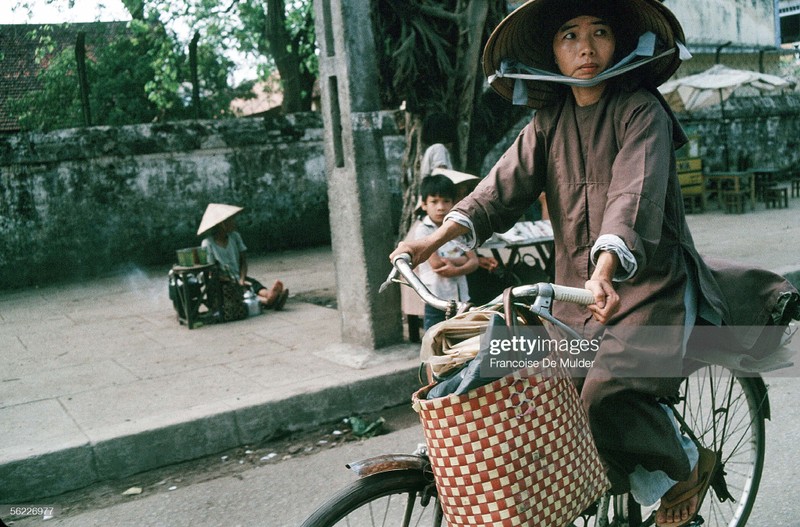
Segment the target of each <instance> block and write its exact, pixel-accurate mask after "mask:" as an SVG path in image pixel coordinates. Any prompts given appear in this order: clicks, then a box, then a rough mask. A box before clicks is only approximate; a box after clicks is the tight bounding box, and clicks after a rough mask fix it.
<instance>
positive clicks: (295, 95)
mask: <svg viewBox="0 0 800 527" xmlns="http://www.w3.org/2000/svg"><path fill="white" fill-rule="evenodd" d="M266 33H267V40H268V41H269V46H270V50H271V52H272V57H273V59H274V60H275V65H276V66H277V68H278V73H279V74H280V77H281V86H282V88H283V103H282V107H283V111H284V112H285V113H293V112H302V111H308V110H310V109H311V89H312V88H313V83H314V81H313V78H312V79H311V80H308V79H305V78H304V77H306V76H304V75H301V72H300V62H301V59H300V55H299V53H298V50H297V45H296V43H295V42H292V38H291V34H290V33H289V31H288V30H287V28H286V4H285V2H284V0H268V1H267V27H266Z"/></svg>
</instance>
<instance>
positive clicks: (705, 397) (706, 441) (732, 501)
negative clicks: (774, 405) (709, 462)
mask: <svg viewBox="0 0 800 527" xmlns="http://www.w3.org/2000/svg"><path fill="white" fill-rule="evenodd" d="M766 405H767V394H766V390H765V389H764V386H763V382H762V381H761V379H760V378H748V377H738V376H736V375H735V374H733V373H732V372H731V371H730V370H728V369H727V368H724V367H722V366H715V365H710V366H706V367H704V368H701V369H700V370H698V371H697V372H695V373H693V374H692V375H690V376H689V377H688V378H687V379H686V381H685V383H684V387H683V391H682V397H681V402H680V404H678V405H676V409H677V410H678V412H679V413H680V414H681V415H682V416H683V419H684V421H685V422H686V424H687V425H688V427H689V429H690V430H692V431H693V432H694V433H695V435H696V436H697V438H698V439H699V441H700V443H701V444H702V445H704V446H705V447H706V448H709V449H711V450H713V451H714V452H716V453H717V460H718V463H721V464H720V465H719V470H717V477H716V478H715V481H714V482H712V488H711V489H710V490H709V493H708V496H706V499H705V500H704V502H703V506H702V507H701V509H700V516H702V518H703V519H704V520H705V523H704V525H705V526H710V527H743V526H744V525H745V523H746V522H747V519H748V517H749V516H750V512H751V511H752V509H753V504H754V503H755V499H756V493H757V492H758V485H759V483H760V481H761V472H762V470H763V468H764V412H765V411H764V408H765V406H766Z"/></svg>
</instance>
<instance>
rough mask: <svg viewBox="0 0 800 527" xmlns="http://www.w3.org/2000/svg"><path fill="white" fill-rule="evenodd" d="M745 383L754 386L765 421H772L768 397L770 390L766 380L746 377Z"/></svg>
mask: <svg viewBox="0 0 800 527" xmlns="http://www.w3.org/2000/svg"><path fill="white" fill-rule="evenodd" d="M742 380H743V381H745V382H748V383H750V384H751V385H752V386H753V389H754V390H755V392H756V396H757V397H758V400H759V408H760V410H761V415H763V416H764V419H766V420H769V421H771V420H772V410H771V409H770V406H769V396H768V394H767V393H768V389H767V385H766V384H765V383H764V379H763V378H762V377H761V376H760V375H757V376H754V377H744V378H742Z"/></svg>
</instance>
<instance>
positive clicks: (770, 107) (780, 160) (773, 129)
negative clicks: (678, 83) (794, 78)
mask: <svg viewBox="0 0 800 527" xmlns="http://www.w3.org/2000/svg"><path fill="white" fill-rule="evenodd" d="M724 111H725V120H724V121H723V120H722V115H721V111H720V108H719V107H716V108H711V109H708V110H705V111H702V112H694V113H692V114H683V115H679V116H678V119H679V120H680V122H681V124H682V125H683V127H684V129H685V130H686V132H687V133H688V134H690V135H696V136H698V138H699V143H700V155H701V157H702V158H703V164H704V166H705V167H706V168H707V169H708V170H725V169H726V166H725V165H726V149H727V156H728V165H729V166H728V168H730V169H731V170H736V169H746V168H752V167H773V168H791V169H794V170H800V94H792V95H784V96H776V97H739V98H737V97H733V98H730V99H728V100H727V101H726V102H725V110H724Z"/></svg>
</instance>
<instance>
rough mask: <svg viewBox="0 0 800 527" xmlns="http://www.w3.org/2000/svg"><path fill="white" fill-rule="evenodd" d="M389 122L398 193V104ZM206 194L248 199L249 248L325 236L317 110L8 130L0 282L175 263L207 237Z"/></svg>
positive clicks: (0, 211)
mask: <svg viewBox="0 0 800 527" xmlns="http://www.w3.org/2000/svg"><path fill="white" fill-rule="evenodd" d="M383 131H384V133H385V136H386V137H385V141H384V143H385V150H386V155H387V158H388V163H387V166H388V167H389V171H388V172H389V173H388V174H386V177H387V178H389V179H390V180H391V182H392V189H393V192H394V193H395V195H396V201H397V202H398V203H399V202H400V193H399V187H398V181H399V166H400V157H401V156H402V148H403V138H402V136H397V135H396V134H397V129H396V127H395V125H394V122H393V120H392V118H391V114H386V118H385V119H383ZM209 202H222V203H233V204H238V205H241V206H244V207H245V208H246V210H245V212H244V213H243V214H242V215H241V216H240V219H239V222H238V223H239V230H240V231H241V233H242V236H243V237H244V239H245V243H247V245H248V247H249V249H250V250H251V251H253V252H264V251H270V250H276V249H282V248H290V247H303V246H311V245H318V244H324V243H329V241H330V229H329V221H328V198H327V185H326V174H325V159H324V153H323V137H322V121H321V119H320V118H319V116H318V115H317V114H296V115H290V116H288V117H286V118H282V117H279V118H267V119H237V120H225V121H187V122H176V123H166V124H153V125H138V126H126V127H118V128H110V127H93V128H86V129H70V130H61V131H58V132H53V133H48V134H20V135H16V136H9V137H3V138H0V288H12V287H20V286H25V285H30V284H37V283H48V282H51V281H52V280H54V279H56V280H59V279H74V278H80V277H85V276H92V275H96V274H101V273H107V272H114V271H116V270H119V269H123V268H125V267H127V266H130V265H152V264H167V265H168V264H169V263H171V262H174V260H175V250H176V249H179V248H182V247H189V246H194V245H199V241H200V240H199V239H198V238H197V236H196V235H195V233H196V230H197V225H198V224H199V221H200V218H201V216H202V214H203V211H204V210H205V207H206V205H207V204H208V203H209ZM398 206H399V205H398ZM393 219H394V218H393Z"/></svg>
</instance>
